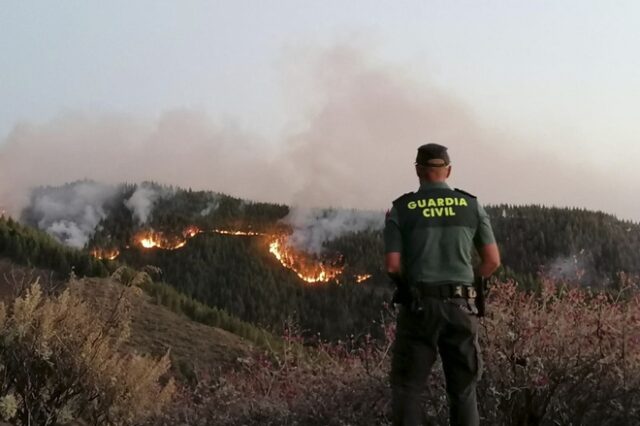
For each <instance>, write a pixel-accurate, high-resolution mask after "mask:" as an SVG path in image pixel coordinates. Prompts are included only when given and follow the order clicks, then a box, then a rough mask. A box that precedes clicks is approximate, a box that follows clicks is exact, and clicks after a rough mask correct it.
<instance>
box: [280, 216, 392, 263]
mask: <svg viewBox="0 0 640 426" xmlns="http://www.w3.org/2000/svg"><path fill="white" fill-rule="evenodd" d="M283 222H285V223H287V224H288V225H289V226H291V227H292V228H293V234H292V235H291V236H290V237H289V243H291V244H292V245H294V246H295V247H297V248H299V249H302V250H305V251H309V252H312V253H321V252H322V250H323V246H324V243H325V242H327V241H331V240H334V239H336V238H338V237H341V236H342V235H345V234H347V233H349V232H359V231H365V230H377V229H380V228H382V226H383V224H384V214H383V213H382V212H375V211H363V210H343V209H306V208H293V209H291V211H290V212H289V215H287V217H285V218H284V219H283Z"/></svg>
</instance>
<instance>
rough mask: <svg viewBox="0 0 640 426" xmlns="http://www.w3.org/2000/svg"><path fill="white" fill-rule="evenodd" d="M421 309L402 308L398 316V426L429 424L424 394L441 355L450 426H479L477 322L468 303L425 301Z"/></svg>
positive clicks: (394, 372)
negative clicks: (425, 415) (432, 369)
mask: <svg viewBox="0 0 640 426" xmlns="http://www.w3.org/2000/svg"><path fill="white" fill-rule="evenodd" d="M422 305H423V307H424V311H423V312H420V313H412V312H410V311H409V310H408V309H406V308H401V310H400V314H399V316H398V321H397V326H396V340H395V343H394V347H393V360H392V363H391V386H392V392H393V400H392V416H393V424H394V425H397V426H400V425H402V426H414V425H423V424H424V417H423V411H422V408H421V406H420V405H421V404H420V395H421V393H422V390H423V389H424V386H425V384H426V381H427V376H428V375H429V373H430V371H431V368H432V367H433V364H434V363H435V361H436V359H437V356H438V353H440V356H441V358H442V365H443V369H444V374H445V379H446V386H447V396H448V400H449V413H450V422H451V425H452V426H477V425H479V423H480V419H479V415H478V404H477V399H476V384H477V382H478V379H479V377H480V374H481V370H482V361H481V358H480V350H479V347H478V319H477V317H476V316H475V315H473V314H472V313H471V312H470V311H469V309H468V308H467V306H466V301H465V300H464V299H453V300H450V301H447V300H443V299H436V298H426V299H424V301H423V303H422Z"/></svg>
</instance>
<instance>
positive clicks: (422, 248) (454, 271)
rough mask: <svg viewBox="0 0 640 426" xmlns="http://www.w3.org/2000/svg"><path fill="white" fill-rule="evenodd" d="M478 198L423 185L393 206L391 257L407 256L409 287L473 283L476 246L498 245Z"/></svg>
mask: <svg viewBox="0 0 640 426" xmlns="http://www.w3.org/2000/svg"><path fill="white" fill-rule="evenodd" d="M494 242H495V240H494V237H493V233H492V232H491V227H490V225H489V222H488V216H487V214H486V212H485V211H484V209H483V208H482V207H481V206H480V204H479V203H478V202H477V200H476V198H475V197H474V196H473V195H471V194H468V193H466V192H463V191H460V190H454V189H451V188H450V187H449V185H447V184H446V183H444V182H422V183H421V185H420V189H419V190H418V191H417V192H411V193H408V194H405V195H403V196H402V197H400V198H398V199H397V200H395V201H394V202H393V209H392V211H391V212H390V215H389V218H388V220H387V225H386V227H385V244H386V249H387V252H389V251H398V252H401V253H403V267H404V274H405V277H406V279H407V280H408V282H410V283H417V282H421V283H427V284H435V285H438V284H446V283H464V284H471V283H473V279H474V276H473V265H472V256H473V253H472V252H473V248H474V246H476V247H477V246H482V245H485V244H491V243H494Z"/></svg>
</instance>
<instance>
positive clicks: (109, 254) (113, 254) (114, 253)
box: [91, 248, 120, 260]
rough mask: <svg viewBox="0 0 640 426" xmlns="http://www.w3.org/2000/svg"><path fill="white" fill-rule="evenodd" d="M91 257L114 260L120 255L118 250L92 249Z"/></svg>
mask: <svg viewBox="0 0 640 426" xmlns="http://www.w3.org/2000/svg"><path fill="white" fill-rule="evenodd" d="M91 255H92V256H93V257H95V258H96V259H100V260H115V259H117V257H118V256H119V255H120V250H118V249H115V248H114V249H101V248H94V249H93V250H91Z"/></svg>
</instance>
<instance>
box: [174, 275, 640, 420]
mask: <svg viewBox="0 0 640 426" xmlns="http://www.w3.org/2000/svg"><path fill="white" fill-rule="evenodd" d="M377 325H378V326H379V327H382V331H383V333H384V336H385V338H383V339H378V340H374V339H372V338H371V337H370V336H368V335H365V336H362V337H360V338H351V339H348V340H347V341H344V342H338V343H320V344H317V345H314V346H313V347H309V346H304V344H305V342H303V341H302V339H301V338H300V337H299V336H298V333H296V332H295V330H290V329H289V330H287V332H286V333H285V335H284V338H283V339H284V349H283V350H281V351H280V350H278V351H275V350H274V351H267V352H262V353H259V354H257V355H256V356H254V357H252V358H248V359H241V360H238V368H237V369H236V370H235V371H232V372H227V373H226V374H223V375H222V376H218V377H217V378H213V377H207V376H206V375H202V374H201V376H200V381H199V383H198V385H197V386H196V387H195V389H190V390H185V392H184V394H183V397H182V399H181V400H180V402H179V404H178V405H177V406H176V409H175V410H174V412H173V414H172V416H171V417H169V418H166V419H164V420H163V422H164V424H176V423H179V422H184V423H188V424H193V425H207V424H219V425H258V424H260V425H281V424H300V425H385V424H390V422H389V413H390V389H389V385H388V371H389V361H390V354H391V352H390V349H391V345H392V342H393V335H394V325H393V321H392V318H387V319H384V318H383V321H381V322H379V324H377ZM480 339H481V346H482V348H483V358H484V373H483V377H482V380H481V382H480V385H479V387H478V398H479V405H480V412H481V416H482V419H483V420H482V424H486V425H522V426H525V425H558V424H562V425H570V424H573V425H635V424H638V421H639V420H638V419H640V294H639V293H638V291H637V288H636V287H634V286H633V285H631V284H629V285H627V286H625V288H624V289H623V290H621V291H619V292H617V293H611V294H605V293H596V292H591V291H589V290H585V289H581V288H568V287H563V286H560V285H556V284H554V283H551V282H545V283H544V284H543V286H542V289H541V291H540V292H538V293H526V292H522V291H519V290H517V288H516V284H515V283H513V282H505V283H498V284H496V285H495V286H494V288H493V290H492V292H491V294H490V298H489V314H488V316H487V317H486V318H484V319H483V320H482V327H481V333H480ZM445 395H446V394H445V391H444V379H443V373H442V369H441V367H440V365H439V364H437V365H436V367H435V368H434V371H433V374H432V375H431V377H430V379H429V382H428V384H427V386H426V388H425V392H424V410H425V417H426V418H428V419H429V420H430V421H431V423H433V424H448V421H447V413H448V409H447V402H446V396H445Z"/></svg>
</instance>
